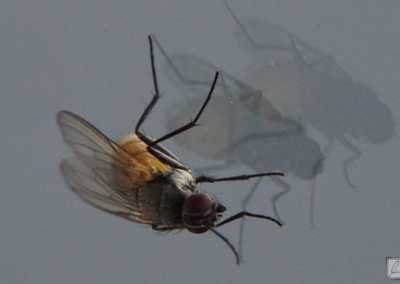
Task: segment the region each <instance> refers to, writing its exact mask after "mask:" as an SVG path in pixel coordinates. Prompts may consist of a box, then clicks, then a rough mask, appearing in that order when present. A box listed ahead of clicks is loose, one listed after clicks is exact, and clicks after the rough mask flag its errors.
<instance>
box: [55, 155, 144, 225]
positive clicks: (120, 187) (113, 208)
mask: <svg viewBox="0 0 400 284" xmlns="http://www.w3.org/2000/svg"><path fill="white" fill-rule="evenodd" d="M60 172H61V174H62V176H63V179H64V181H65V183H66V184H67V185H68V187H69V188H70V189H71V190H72V191H73V192H74V193H75V194H76V195H78V196H79V197H80V198H81V199H82V200H83V201H85V202H87V203H89V204H91V205H93V206H94V207H96V208H98V209H101V210H103V211H106V212H108V213H111V214H114V215H117V216H119V217H122V218H125V219H128V220H130V221H133V222H137V223H145V224H150V223H151V222H150V221H148V220H147V219H146V218H145V217H144V216H143V215H142V214H141V213H140V212H139V207H138V205H137V203H136V198H134V195H135V192H136V190H137V186H136V189H135V185H133V184H131V182H130V181H129V179H128V177H127V176H126V175H125V174H124V173H121V172H119V171H118V170H117V169H115V168H112V167H110V165H109V164H106V163H104V161H102V160H100V159H96V158H94V157H84V156H75V157H71V158H66V159H64V160H62V161H61V163H60Z"/></svg>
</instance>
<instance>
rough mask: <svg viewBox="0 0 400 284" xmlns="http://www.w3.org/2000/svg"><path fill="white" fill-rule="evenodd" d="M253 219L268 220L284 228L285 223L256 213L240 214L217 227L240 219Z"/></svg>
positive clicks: (244, 212)
mask: <svg viewBox="0 0 400 284" xmlns="http://www.w3.org/2000/svg"><path fill="white" fill-rule="evenodd" d="M246 216H247V217H253V218H260V219H266V220H270V221H271V222H274V223H275V224H277V225H278V226H279V227H284V225H283V223H281V222H279V221H278V220H276V219H275V218H272V217H269V216H265V215H261V214H254V213H250V212H247V211H242V212H239V213H237V214H235V215H233V216H231V217H229V218H228V219H225V220H224V221H222V222H221V223H219V224H218V225H217V227H221V226H223V225H225V224H227V223H230V222H232V221H235V220H237V219H240V218H244V217H246Z"/></svg>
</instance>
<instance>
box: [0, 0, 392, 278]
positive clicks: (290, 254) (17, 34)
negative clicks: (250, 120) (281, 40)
mask: <svg viewBox="0 0 400 284" xmlns="http://www.w3.org/2000/svg"><path fill="white" fill-rule="evenodd" d="M229 3H230V5H231V7H232V9H233V10H235V12H236V15H237V16H238V18H240V19H244V20H259V21H264V20H268V21H270V22H272V23H274V24H275V25H277V26H279V27H281V28H282V29H284V30H286V31H290V32H291V33H293V34H294V35H296V36H297V37H299V38H301V39H302V40H303V41H304V42H306V43H308V44H311V45H313V46H314V47H315V48H316V49H317V50H319V51H320V52H323V53H325V54H329V55H331V56H333V60H334V62H337V63H338V64H339V65H340V66H342V67H343V68H345V69H346V70H348V72H349V74H352V75H351V76H352V78H353V79H354V80H356V81H359V82H362V83H363V84H365V85H367V86H368V87H369V88H370V89H371V90H373V91H374V93H375V96H376V97H375V100H379V101H380V102H381V103H382V104H383V105H385V106H386V107H388V108H389V109H390V110H391V115H389V116H388V120H390V122H391V123H393V124H394V125H395V129H394V130H391V129H388V130H387V131H383V132H384V133H388V134H389V135H388V137H387V139H384V140H385V141H382V142H383V143H381V144H377V143H371V140H368V139H362V137H358V138H355V137H350V138H349V137H347V136H346V135H347V134H348V133H344V132H340V131H339V132H338V134H337V135H336V136H335V139H333V140H334V141H333V144H332V147H331V150H330V151H329V155H328V156H327V157H326V159H325V160H324V171H323V173H322V174H320V175H318V176H317V178H316V179H314V180H310V179H309V180H301V179H298V178H297V177H296V176H294V175H291V174H290V173H288V176H287V178H285V181H286V182H287V183H288V184H290V186H291V188H292V189H291V190H290V191H289V192H288V193H287V194H285V195H284V196H283V197H282V198H281V199H280V200H279V202H278V211H279V214H280V217H281V218H282V220H284V221H285V223H286V227H285V228H284V229H280V228H278V227H277V226H275V225H273V224H271V223H269V222H263V221H262V220H254V219H248V221H247V222H246V226H245V235H244V247H243V253H244V264H243V265H242V266H241V267H237V266H236V264H235V262H234V258H233V255H232V252H231V251H229V250H228V248H227V247H226V245H225V244H223V243H222V242H221V241H220V240H219V239H218V238H216V237H215V236H214V235H212V234H209V233H206V234H203V235H192V234H190V233H188V232H186V231H184V232H181V233H179V234H176V233H174V232H173V233H170V234H167V235H162V236H159V235H158V234H157V233H155V232H153V231H151V230H150V229H148V228H141V226H138V225H136V224H133V223H129V222H127V221H125V220H122V219H119V218H117V217H114V216H110V215H107V214H104V213H101V212H99V211H97V210H95V209H93V208H91V207H90V206H87V205H85V204H84V203H83V202H81V201H79V200H78V199H77V198H76V197H75V196H74V195H73V194H72V193H71V192H70V191H69V190H68V188H67V187H66V186H65V185H64V183H63V182H62V180H61V178H60V174H59V173H58V162H59V161H60V159H61V158H62V157H63V156H66V155H68V149H67V147H66V146H65V145H64V143H63V142H62V139H61V135H60V133H59V131H58V129H57V125H56V123H55V115H56V113H57V112H58V111H59V110H62V109H66V110H70V111H73V112H75V113H77V114H79V115H81V116H83V117H84V118H86V119H87V120H88V121H90V122H91V123H93V124H94V125H96V127H98V128H99V129H100V130H102V131H103V133H105V134H106V135H107V136H109V137H110V138H111V139H115V140H117V139H118V138H120V137H122V136H124V135H126V134H128V133H130V132H132V130H133V128H134V125H135V122H136V121H137V119H138V117H139V116H140V114H141V112H142V110H143V109H144V107H145V105H146V104H145V103H146V102H148V101H149V100H150V98H151V91H152V82H151V73H150V68H149V54H148V53H149V52H148V44H147V38H146V36H147V34H149V33H154V34H155V35H157V38H158V40H159V41H160V43H161V44H162V45H163V47H164V48H165V49H166V50H167V51H168V52H170V53H171V54H175V53H186V54H190V55H193V56H197V57H199V58H203V59H204V60H207V61H209V62H213V63H214V64H215V65H217V66H220V67H221V70H229V72H231V73H232V74H235V75H236V76H241V77H242V78H243V79H245V78H251V76H252V73H251V72H250V71H248V72H247V71H246V70H247V69H246V68H247V66H251V65H252V64H253V62H257V64H259V65H258V66H257V67H260V68H261V67H262V66H263V65H262V64H263V63H262V61H263V59H262V58H261V56H262V52H259V53H255V52H254V53H252V52H251V50H250V53H249V52H248V51H249V49H247V50H246V47H243V46H241V44H238V40H237V37H235V36H234V32H235V29H236V25H235V23H234V21H233V20H232V18H231V16H230V15H229V13H228V12H227V10H226V8H225V7H224V6H223V4H222V2H221V1H191V0H189V1H169V0H167V1H91V0H87V1H2V2H1V4H0V66H1V73H0V86H1V104H0V108H1V109H0V116H1V120H0V121H1V130H0V131H1V140H0V143H1V148H0V149H1V164H0V167H1V170H0V173H1V181H2V190H1V193H0V195H1V198H0V208H1V209H0V210H1V218H0V226H1V233H0V282H1V283H228V282H229V283H266V282H267V283H383V282H385V281H389V280H388V279H387V277H386V267H385V262H386V260H385V258H386V257H389V256H400V241H399V237H400V229H399V228H400V226H399V216H400V214H399V213H400V209H399V208H400V207H399V201H400V194H399V189H398V185H399V182H400V175H399V173H398V169H399V163H400V159H399V154H398V153H399V147H398V145H399V141H398V136H397V134H396V133H395V132H397V131H398V129H397V128H398V127H397V123H398V121H399V119H400V117H399V112H398V109H399V98H398V96H399V95H398V90H399V89H400V78H399V68H400V57H399V46H400V34H399V32H398V27H399V26H400V23H399V22H400V20H399V17H398V15H399V12H400V3H399V1H354V0H353V1H348V0H346V1H345V0H343V1H311V0H307V1H268V2H267V1H256V0H254V1H233V0H232V1H229ZM155 53H156V60H157V67H159V68H158V70H159V73H160V80H159V83H160V88H161V90H162V92H163V93H164V94H165V95H164V96H163V98H162V100H161V101H160V104H159V105H158V107H157V108H156V110H155V111H154V112H153V113H152V115H151V117H150V119H149V121H148V122H147V123H146V124H145V126H144V128H145V129H146V131H147V133H149V134H151V135H152V136H154V137H158V136H160V135H163V134H164V133H166V132H167V130H168V129H167V123H166V122H165V121H166V119H165V117H167V110H168V109H169V108H170V107H171V106H174V107H173V109H174V110H175V111H176V109H179V107H180V106H181V105H183V102H184V101H185V98H184V96H185V95H184V94H183V93H181V92H179V90H178V89H177V87H176V85H174V84H171V82H170V80H169V79H168V78H167V77H165V76H163V70H165V69H164V68H163V66H165V59H164V58H163V57H162V55H161V53H160V52H159V50H158V49H157V48H156V49H155ZM189 67H190V66H189ZM249 70H250V69H249ZM322 95H323V94H322ZM182 108H183V107H182ZM347 111H348V110H347ZM352 111H353V112H354V113H353V114H349V113H346V112H345V113H344V114H343V118H344V119H345V118H347V116H348V117H352V115H355V116H357V117H358V118H359V119H360V118H361V120H362V119H363V118H364V117H365V120H366V121H367V123H370V122H369V121H370V118H371V117H369V116H370V115H371V113H370V111H368V108H367V109H366V108H365V107H360V108H356V107H354V108H352ZM338 115H342V114H338ZM183 122H184V121H177V122H176V123H177V124H176V126H179V125H181V124H182V123H183ZM370 124H371V123H370ZM389 124H390V123H389ZM371 125H372V128H371V131H372V132H374V133H379V131H381V129H377V128H380V127H381V126H380V125H379V124H377V125H374V124H373V123H372V124H371ZM305 127H306V129H307V133H308V135H309V136H310V137H313V139H314V140H315V141H318V143H319V145H320V147H321V151H325V150H326V149H327V147H328V146H327V145H328V144H329V138H328V137H326V135H324V134H323V132H324V131H325V132H327V133H332V132H330V127H332V128H334V127H335V125H329V123H328V124H326V125H324V128H319V129H317V128H315V127H312V126H310V127H308V125H305ZM359 127H362V125H359ZM374 127H375V128H374ZM250 128H251V127H250ZM332 131H333V130H332ZM375 131H376V132H375ZM394 131H395V132H394ZM234 135H235V134H234ZM237 135H239V133H237ZM344 136H346V138H348V140H350V141H351V142H352V144H353V145H356V147H357V149H359V150H360V151H361V152H362V154H361V157H360V158H359V159H357V160H356V161H355V162H354V163H352V164H351V166H350V167H349V176H350V179H351V182H352V183H353V184H354V185H355V187H356V190H353V189H352V188H351V187H350V186H349V184H348V183H347V182H346V180H345V179H344V177H343V169H342V165H341V161H343V160H344V159H346V158H347V157H348V156H349V154H351V153H350V152H349V150H348V149H347V148H346V147H344V146H343V143H339V142H338V140H339V139H337V138H343V137H344ZM350 136H351V135H350ZM165 145H166V146H168V147H169V148H170V149H171V150H172V151H173V152H174V153H176V154H178V155H179V157H180V158H181V159H182V160H183V161H185V162H186V164H187V165H188V166H190V167H194V168H196V167H202V166H205V165H207V163H208V161H209V159H207V158H205V157H202V155H199V154H196V153H194V152H192V151H190V150H189V149H187V148H185V147H181V146H179V145H178V144H176V143H175V142H174V141H168V142H166V143H165ZM282 154H285V153H282ZM286 158H287V157H286ZM289 158H290V157H289ZM239 160H240V159H239ZM210 162H211V163H214V162H215V161H210ZM257 162H258V161H255V163H257ZM266 163H267V164H268V161H266ZM268 167H269V168H271V167H272V168H273V165H269V164H268ZM244 172H246V173H247V172H249V173H251V172H253V170H252V168H251V165H250V166H249V165H247V166H246V164H244V163H241V162H240V161H238V162H237V163H235V166H233V167H231V168H229V169H227V170H223V171H215V172H213V174H214V175H216V176H226V175H234V174H239V173H244ZM253 184H254V182H252V181H248V182H236V183H225V184H216V185H208V186H204V188H205V189H206V191H207V192H210V193H213V194H215V195H216V196H217V197H218V198H219V199H220V200H221V201H222V202H223V203H224V204H225V205H226V206H228V208H229V212H227V214H225V216H229V215H230V214H232V213H235V212H237V211H239V210H240V202H241V201H242V200H243V198H244V196H245V195H246V194H247V192H248V191H249V189H250V188H251V186H252V185H253ZM313 187H314V188H315V191H314V195H315V196H314V199H313V201H311V203H310V194H311V192H312V191H311V189H312V188H313ZM280 191H281V188H280V187H279V186H278V185H277V184H275V183H273V182H271V181H270V180H268V179H267V178H266V179H264V180H263V181H262V183H261V186H260V188H259V189H258V192H257V197H255V198H253V200H252V202H251V203H250V204H249V210H251V211H253V212H257V213H264V214H270V215H273V209H272V204H271V201H270V198H271V197H272V196H273V195H274V194H277V193H278V192H280ZM310 204H311V205H310ZM310 210H313V218H314V221H313V222H311V220H310ZM311 223H313V225H314V228H313V229H312V227H311V225H312V224H311ZM239 225H240V222H237V223H236V224H231V225H228V226H226V227H224V228H221V230H220V231H221V232H222V233H223V234H224V235H226V236H227V237H228V238H229V239H230V240H231V241H232V242H233V243H234V244H235V245H236V244H237V242H238V238H239Z"/></svg>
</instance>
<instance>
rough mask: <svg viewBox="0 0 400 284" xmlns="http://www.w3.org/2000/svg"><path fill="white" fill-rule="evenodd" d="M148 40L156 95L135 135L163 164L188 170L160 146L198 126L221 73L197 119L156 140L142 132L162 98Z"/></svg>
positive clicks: (139, 122) (151, 44) (142, 117)
mask: <svg viewBox="0 0 400 284" xmlns="http://www.w3.org/2000/svg"><path fill="white" fill-rule="evenodd" d="M148 39H149V45H150V60H151V72H152V74H153V84H154V92H155V93H154V96H153V99H152V100H151V101H150V103H149V105H148V106H147V107H146V109H145V110H144V112H143V114H142V115H141V117H140V119H139V121H138V123H137V124H136V127H135V134H136V135H137V136H138V137H139V139H141V140H142V141H143V142H144V143H146V144H147V151H149V152H150V153H151V154H152V155H153V156H154V157H156V158H157V159H159V160H160V161H161V162H163V163H165V164H167V165H169V166H171V167H173V168H180V169H185V170H187V168H186V167H184V166H183V165H182V163H181V162H180V161H179V159H178V158H177V157H176V156H175V155H174V154H172V153H171V152H170V151H168V150H167V149H166V148H165V147H163V146H161V145H160V142H162V141H164V140H167V139H169V138H171V137H173V136H175V135H178V134H179V133H182V132H184V131H186V130H189V129H190V128H192V127H194V126H196V125H197V124H196V122H197V120H198V119H199V118H200V116H201V114H202V113H203V111H204V109H205V107H206V106H207V104H208V102H209V101H210V99H211V95H212V93H213V91H214V88H215V85H216V83H217V80H218V75H219V72H218V71H217V72H216V73H215V77H214V81H213V83H212V85H211V89H210V91H209V93H208V96H207V98H206V100H205V102H204V104H203V106H202V107H201V109H200V111H199V112H198V114H197V116H196V117H195V119H194V120H193V121H191V122H189V123H188V124H186V125H184V126H182V127H180V128H178V129H176V130H175V131H172V132H171V133H169V134H167V135H164V136H163V137H161V138H159V139H156V140H154V139H152V138H150V137H148V136H147V135H145V134H144V133H142V132H141V131H140V126H141V125H142V124H143V122H144V121H145V120H146V118H147V116H148V115H149V113H150V112H151V110H152V109H153V107H154V106H155V105H156V103H157V101H158V100H159V98H160V92H159V90H158V83H157V73H156V68H155V63H154V51H153V41H152V37H151V36H150V35H149V36H148Z"/></svg>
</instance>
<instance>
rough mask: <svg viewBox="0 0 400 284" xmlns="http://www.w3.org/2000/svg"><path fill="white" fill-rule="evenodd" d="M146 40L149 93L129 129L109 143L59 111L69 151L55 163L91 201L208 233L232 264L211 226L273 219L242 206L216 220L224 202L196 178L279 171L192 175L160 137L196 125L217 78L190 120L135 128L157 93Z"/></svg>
mask: <svg viewBox="0 0 400 284" xmlns="http://www.w3.org/2000/svg"><path fill="white" fill-rule="evenodd" d="M148 40H149V45H150V60H151V70H152V75H153V84H154V89H155V92H154V96H153V98H152V100H151V102H150V104H149V105H148V106H147V107H146V109H145V110H144V112H143V114H142V115H141V117H140V119H139V121H138V123H137V125H136V127H135V132H134V134H131V135H128V136H126V137H125V138H123V139H121V140H120V141H119V142H118V143H116V142H113V141H112V140H110V139H109V138H107V137H106V136H105V135H104V134H102V133H101V132H100V131H99V130H97V129H96V128H95V127H94V126H93V125H91V124H90V123H89V122H87V121H86V120H84V119H83V118H81V117H79V116H77V115H76V114H73V113H71V112H69V111H60V112H59V113H58V115H57V122H58V125H59V127H60V130H61V133H62V136H63V138H64V141H65V142H66V143H67V144H68V146H69V147H70V148H71V149H72V150H73V152H74V154H75V155H74V156H72V157H69V158H65V159H63V160H62V161H61V163H60V171H61V174H62V176H63V179H64V181H65V182H66V184H67V185H68V187H69V188H70V189H71V190H72V191H73V192H74V193H75V194H76V195H78V196H79V197H80V198H81V199H82V200H83V201H85V202H87V203H89V204H91V205H92V206H94V207H96V208H98V209H101V210H103V211H106V212H108V213H111V214H114V215H117V216H119V217H122V218H124V219H127V220H129V221H132V222H136V223H141V224H146V225H149V226H151V227H152V229H153V230H156V231H169V230H182V229H187V230H188V231H189V232H191V233H194V234H201V233H205V232H207V231H211V232H213V233H214V234H215V235H217V236H218V237H219V238H220V239H222V240H223V241H224V242H225V243H226V244H227V245H228V246H229V247H230V249H231V250H232V251H233V253H234V254H235V257H236V262H237V264H240V257H239V254H238V253H237V251H236V249H235V248H234V246H233V245H232V244H231V243H230V242H229V240H228V239H227V238H226V237H224V236H223V235H222V234H220V233H219V232H218V231H216V230H215V228H217V227H220V226H222V225H225V224H227V223H230V222H232V221H234V220H237V219H240V218H242V217H245V216H248V217H255V218H261V219H266V220H270V221H272V222H274V223H276V224H277V225H279V226H280V227H283V224H282V223H281V222H279V221H278V220H276V219H274V218H271V217H269V216H265V215H261V214H253V213H250V212H247V211H242V212H239V213H237V214H235V215H233V216H231V217H229V218H227V219H225V220H224V221H222V222H220V218H221V217H222V213H223V212H225V211H226V207H225V206H224V205H222V204H221V203H220V202H219V201H217V200H216V199H215V198H214V197H213V196H211V195H209V194H206V193H203V192H202V191H201V190H200V188H199V186H200V184H201V183H214V182H223V181H235V180H247V179H250V178H254V177H262V176H274V175H277V176H283V175H284V174H283V173H280V172H271V173H261V174H254V175H239V176H232V177H225V178H212V177H208V176H204V175H201V176H198V177H193V176H192V174H191V171H190V170H189V169H188V168H186V167H185V166H184V165H183V164H182V162H181V161H180V160H179V159H178V158H177V157H176V156H175V155H174V154H172V153H171V152H170V151H169V150H168V149H166V148H165V147H163V146H162V145H161V144H160V142H162V141H165V140H167V139H169V138H171V137H173V136H175V135H178V134H180V133H182V132H184V131H187V130H189V129H190V128H192V127H194V126H196V122H197V120H198V119H199V118H200V116H201V114H202V112H203V111H204V109H205V107H206V106H207V104H208V102H209V101H210V99H211V96H212V93H213V90H214V88H215V85H216V83H217V80H218V75H219V72H218V71H217V72H216V73H215V77H214V81H213V83H212V85H211V88H210V91H209V93H208V95H207V98H206V100H205V102H204V103H203V105H202V107H201V109H200V111H199V112H198V114H197V116H196V117H195V119H194V120H192V121H191V122H189V123H187V124H186V125H184V126H182V127H180V128H178V129H176V130H175V131H172V132H170V133H168V134H167V135H165V136H163V137H161V138H159V139H152V138H150V137H149V136H147V135H146V134H144V133H143V132H141V130H140V127H141V125H142V124H143V122H144V121H145V120H146V118H147V116H148V115H149V113H150V111H151V110H152V109H153V107H154V106H155V104H156V103H157V101H158V99H159V98H160V95H159V91H158V84H157V76H156V69H155V63H154V52H153V43H152V37H151V36H148Z"/></svg>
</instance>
